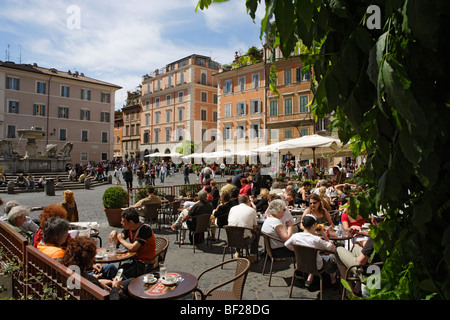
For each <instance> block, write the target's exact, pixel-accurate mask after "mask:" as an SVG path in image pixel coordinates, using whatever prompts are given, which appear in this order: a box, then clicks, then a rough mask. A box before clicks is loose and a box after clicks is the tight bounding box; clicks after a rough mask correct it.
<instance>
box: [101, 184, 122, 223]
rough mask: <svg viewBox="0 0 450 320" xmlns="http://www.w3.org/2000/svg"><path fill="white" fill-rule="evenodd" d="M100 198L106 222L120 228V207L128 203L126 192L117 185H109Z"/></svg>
mask: <svg viewBox="0 0 450 320" xmlns="http://www.w3.org/2000/svg"><path fill="white" fill-rule="evenodd" d="M102 199H103V208H104V210H105V214H106V218H107V219H108V224H109V225H110V226H111V227H116V228H120V227H121V226H122V224H121V223H120V221H121V218H122V217H121V214H122V208H123V207H126V206H127V205H128V192H127V191H126V190H125V189H124V188H122V187H119V186H113V187H109V188H108V189H106V190H105V192H104V193H103V198H102Z"/></svg>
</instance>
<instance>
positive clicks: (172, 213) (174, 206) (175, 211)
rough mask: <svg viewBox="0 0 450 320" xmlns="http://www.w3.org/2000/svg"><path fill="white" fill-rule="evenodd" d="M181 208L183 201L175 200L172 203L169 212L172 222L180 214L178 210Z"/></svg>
mask: <svg viewBox="0 0 450 320" xmlns="http://www.w3.org/2000/svg"><path fill="white" fill-rule="evenodd" d="M180 208H181V201H179V200H178V201H174V202H172V203H171V204H170V210H169V212H168V214H169V221H170V222H171V223H172V222H173V221H175V220H176V218H177V217H178V215H179V214H180V212H179V211H178V209H180Z"/></svg>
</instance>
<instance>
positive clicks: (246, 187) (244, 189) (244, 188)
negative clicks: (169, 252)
mask: <svg viewBox="0 0 450 320" xmlns="http://www.w3.org/2000/svg"><path fill="white" fill-rule="evenodd" d="M251 193H252V188H251V187H250V184H244V185H243V186H242V187H241V189H239V195H240V196H242V195H244V194H245V195H248V196H249V195H251Z"/></svg>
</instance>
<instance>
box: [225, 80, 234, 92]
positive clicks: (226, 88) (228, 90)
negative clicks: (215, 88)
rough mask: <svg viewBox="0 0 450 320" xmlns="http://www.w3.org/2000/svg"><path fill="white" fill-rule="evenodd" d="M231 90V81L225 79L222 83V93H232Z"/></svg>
mask: <svg viewBox="0 0 450 320" xmlns="http://www.w3.org/2000/svg"><path fill="white" fill-rule="evenodd" d="M232 92H233V81H231V80H227V81H225V82H224V83H223V93H224V94H226V93H232Z"/></svg>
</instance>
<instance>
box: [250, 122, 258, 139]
mask: <svg viewBox="0 0 450 320" xmlns="http://www.w3.org/2000/svg"><path fill="white" fill-rule="evenodd" d="M250 138H252V139H254V138H259V124H252V125H251V127H250Z"/></svg>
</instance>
